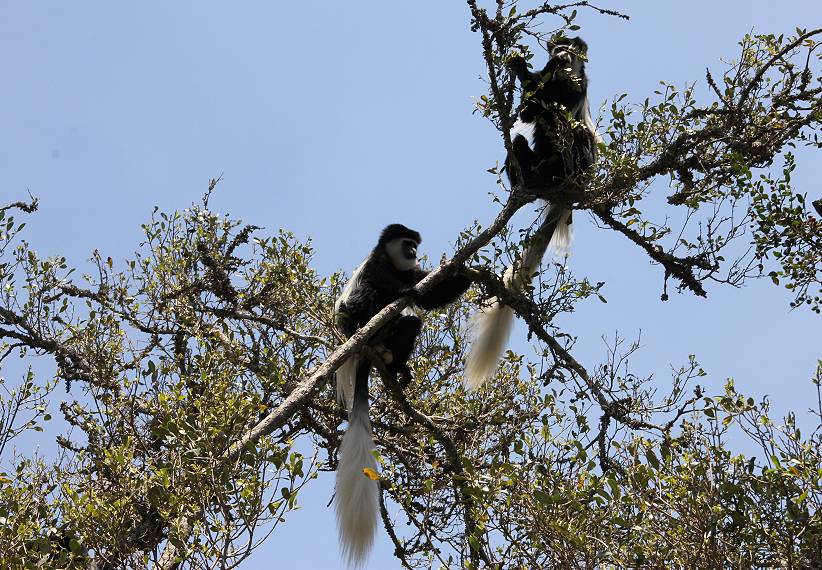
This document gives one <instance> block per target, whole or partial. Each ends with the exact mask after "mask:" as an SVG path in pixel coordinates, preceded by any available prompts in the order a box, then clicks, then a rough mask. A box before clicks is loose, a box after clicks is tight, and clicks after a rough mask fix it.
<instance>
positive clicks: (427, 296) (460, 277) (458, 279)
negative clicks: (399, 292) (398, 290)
mask: <svg viewBox="0 0 822 570" xmlns="http://www.w3.org/2000/svg"><path fill="white" fill-rule="evenodd" d="M426 275H428V272H427V271H423V270H419V271H417V272H416V274H415V276H414V283H415V284H416V283H419V282H420V281H421V280H422V279H423V278H424V277H425V276H426ZM470 286H471V279H470V278H469V277H468V276H467V275H464V274H462V273H455V274H454V275H451V276H449V277H446V278H445V279H443V280H442V281H440V282H439V283H437V284H436V285H434V286H433V287H431V288H430V289H429V290H428V291H426V292H425V293H418V292H417V290H416V289H410V290H407V291H405V293H406V294H409V295H410V296H412V297H413V298H414V302H415V303H416V304H417V305H419V306H420V307H422V308H423V309H425V310H426V311H430V310H432V309H437V308H439V307H444V306H445V305H448V304H449V303H453V302H454V301H456V300H457V298H459V296H460V295H462V294H463V293H465V292H466V291H467V290H468V288H469V287H470Z"/></svg>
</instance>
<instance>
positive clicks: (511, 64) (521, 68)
mask: <svg viewBox="0 0 822 570" xmlns="http://www.w3.org/2000/svg"><path fill="white" fill-rule="evenodd" d="M505 65H507V66H508V69H510V70H511V71H512V72H514V75H516V77H517V79H519V81H520V83H525V82H526V81H527V80H528V79H529V74H528V62H526V61H525V58H524V57H522V56H521V55H519V54H517V55H515V56H513V57H509V58H508V61H506V62H505Z"/></svg>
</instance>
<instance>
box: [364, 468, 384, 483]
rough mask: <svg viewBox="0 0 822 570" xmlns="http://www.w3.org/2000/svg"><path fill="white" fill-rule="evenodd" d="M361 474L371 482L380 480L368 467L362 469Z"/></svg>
mask: <svg viewBox="0 0 822 570" xmlns="http://www.w3.org/2000/svg"><path fill="white" fill-rule="evenodd" d="M362 472H363V473H364V474H365V476H366V477H368V478H369V479H371V480H372V481H379V480H380V475H379V474H378V473H377V472H376V471H374V470H373V469H371V468H370V467H363V468H362Z"/></svg>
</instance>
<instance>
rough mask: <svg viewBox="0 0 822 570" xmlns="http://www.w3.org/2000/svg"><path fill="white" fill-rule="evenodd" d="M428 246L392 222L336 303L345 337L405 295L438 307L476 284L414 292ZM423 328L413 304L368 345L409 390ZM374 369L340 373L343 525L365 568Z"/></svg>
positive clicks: (372, 484) (349, 364)
mask: <svg viewBox="0 0 822 570" xmlns="http://www.w3.org/2000/svg"><path fill="white" fill-rule="evenodd" d="M421 241H422V238H421V237H420V234H419V233H418V232H415V231H414V230H411V229H409V228H407V227H405V226H403V225H401V224H391V225H390V226H388V227H386V228H385V229H384V230H383V231H382V233H381V234H380V239H379V241H378V242H377V245H376V247H374V249H373V250H372V251H371V254H370V255H369V256H368V257H367V258H366V259H365V261H363V262H362V263H361V264H360V265H359V266H358V267H357V268H356V269H355V270H354V274H353V275H352V276H351V279H350V280H349V281H348V283H346V285H345V287H344V289H343V292H342V294H341V295H340V297H339V298H338V299H337V302H336V304H335V311H336V315H337V324H338V326H339V327H340V329H341V331H342V332H343V333H344V334H345V335H346V336H351V335H352V334H354V332H355V331H356V330H357V328H359V327H361V326H363V325H365V324H366V323H367V322H368V321H370V320H371V317H373V316H374V315H376V314H377V313H378V312H380V311H381V310H382V309H383V308H384V307H385V306H386V305H388V304H390V303H392V302H393V301H395V300H397V299H399V298H400V297H403V296H406V295H409V296H412V297H413V298H414V303H415V305H417V306H419V307H421V308H423V309H426V310H431V309H435V308H437V307H441V306H444V305H447V304H448V303H451V302H452V301H454V300H456V299H457V297H459V296H460V295H462V294H463V293H464V292H465V291H466V290H467V289H468V287H469V286H470V285H471V281H470V279H469V278H468V277H466V276H464V275H462V274H459V273H457V274H454V275H451V276H448V277H446V278H445V279H444V280H442V281H440V282H439V283H438V284H437V285H435V286H434V287H432V288H431V290H429V291H428V292H427V293H424V294H420V293H418V292H417V291H416V290H415V289H413V288H414V286H415V285H416V284H417V283H418V282H419V281H420V280H421V279H423V278H424V277H425V276H426V275H428V272H427V271H423V270H422V269H420V268H419V266H418V264H417V247H418V246H419V244H420V242H421ZM421 329H422V321H421V320H420V318H419V317H418V316H417V314H416V312H415V311H414V309H413V308H412V307H408V308H406V309H405V310H403V312H402V314H401V315H400V316H398V317H397V318H395V319H394V320H393V321H391V322H390V323H388V324H387V325H386V326H385V327H384V328H383V329H382V330H380V331H379V332H377V333H376V335H375V336H374V338H372V339H371V341H370V343H369V344H370V345H371V346H373V347H374V348H375V350H376V351H377V352H378V353H380V354H381V355H382V357H383V359H384V361H385V363H386V367H387V368H388V369H389V371H391V372H393V373H395V374H397V375H398V376H399V377H400V379H401V382H402V383H403V384H404V385H406V384H408V383H409V382H410V381H411V371H410V370H409V368H408V358H409V356H410V355H411V352H412V350H413V349H414V342H415V341H416V339H417V335H418V334H419V333H420V330H421ZM370 372H371V362H369V360H368V359H367V358H360V357H356V356H354V357H351V358H349V359H348V360H347V361H346V362H345V363H344V364H343V365H342V366H341V367H340V368H339V369H338V370H337V373H336V381H337V397H338V399H339V400H340V402H341V403H343V404H344V405H345V406H346V408H347V409H348V410H349V415H348V428H347V429H346V432H345V436H343V440H342V444H341V445H340V462H339V466H338V467H337V495H336V499H335V501H336V510H337V528H338V530H339V536H340V547H341V549H342V554H343V556H344V557H345V558H346V559H347V561H348V564H349V566H353V567H357V566H360V565H361V564H362V563H363V562H364V561H365V559H366V557H367V555H368V552H369V550H370V549H371V545H372V543H373V541H374V532H375V530H376V528H377V516H378V508H379V507H378V505H379V495H378V493H379V488H378V483H377V482H376V481H374V480H372V479H371V478H369V477H368V476H367V475H366V472H365V471H363V470H364V469H366V468H368V469H371V470H373V471H374V472H376V470H377V463H376V461H375V459H374V455H373V449H374V441H373V438H372V436H371V422H370V420H369V418H368V375H369V373H370Z"/></svg>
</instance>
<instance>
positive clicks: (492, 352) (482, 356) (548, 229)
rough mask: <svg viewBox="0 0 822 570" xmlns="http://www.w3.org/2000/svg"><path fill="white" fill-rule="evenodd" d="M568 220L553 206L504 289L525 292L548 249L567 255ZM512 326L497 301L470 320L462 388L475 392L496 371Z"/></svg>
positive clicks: (562, 210) (511, 315)
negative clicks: (469, 342) (471, 338)
mask: <svg viewBox="0 0 822 570" xmlns="http://www.w3.org/2000/svg"><path fill="white" fill-rule="evenodd" d="M570 216H571V210H569V209H565V208H557V207H553V206H552V207H551V208H549V209H548V211H547V212H546V213H545V214H544V219H543V221H542V223H541V224H540V226H539V228H537V231H536V232H535V233H534V235H533V236H531V239H530V240H529V242H528V244H527V245H526V246H525V249H524V251H523V253H522V261H521V263H520V265H519V267H517V266H516V265H512V266H511V267H509V268H508V269H506V270H505V274H504V275H503V278H502V281H503V283H505V287H506V288H508V289H511V290H512V291H515V292H517V293H519V292H521V291H522V290H523V289H525V287H526V286H527V285H529V284H530V283H531V280H532V279H533V277H534V274H535V273H536V272H537V269H538V268H539V264H540V263H541V262H542V258H543V257H544V255H545V251H546V250H547V249H548V248H550V249H551V250H552V251H553V252H555V253H556V254H557V255H567V253H568V252H569V251H570V247H571V228H570V224H569V223H568V221H569V219H570ZM513 326H514V311H513V309H511V307H508V306H507V305H503V304H502V303H501V302H500V301H499V299H494V300H493V302H492V303H491V305H490V306H489V307H487V308H485V309H482V310H480V312H479V313H477V314H475V315H474V316H473V317H472V318H471V330H472V336H473V342H472V344H471V351H470V352H469V353H468V358H467V359H466V362H465V385H466V387H467V388H468V389H469V390H477V389H478V388H479V387H480V386H482V385H483V384H485V382H486V381H488V379H489V378H491V376H493V375H494V373H495V372H496V371H497V366H498V365H499V361H500V359H501V358H502V353H503V352H504V351H505V347H506V346H507V345H508V338H509V337H510V336H511V329H512V328H513Z"/></svg>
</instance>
